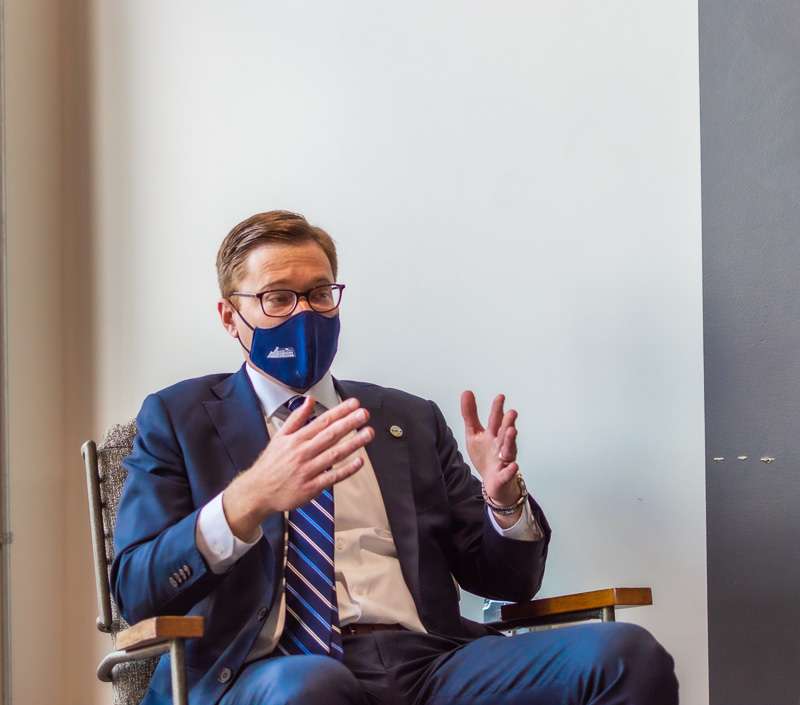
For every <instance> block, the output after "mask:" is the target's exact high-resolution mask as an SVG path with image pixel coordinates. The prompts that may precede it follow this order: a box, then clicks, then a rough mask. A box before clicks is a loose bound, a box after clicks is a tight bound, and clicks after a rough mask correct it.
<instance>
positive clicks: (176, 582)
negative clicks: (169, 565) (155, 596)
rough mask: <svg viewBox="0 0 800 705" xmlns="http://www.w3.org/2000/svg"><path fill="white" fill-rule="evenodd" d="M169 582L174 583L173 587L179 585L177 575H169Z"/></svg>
mask: <svg viewBox="0 0 800 705" xmlns="http://www.w3.org/2000/svg"><path fill="white" fill-rule="evenodd" d="M169 584H170V585H172V587H174V588H176V587H178V581H177V580H175V576H173V575H170V576H169Z"/></svg>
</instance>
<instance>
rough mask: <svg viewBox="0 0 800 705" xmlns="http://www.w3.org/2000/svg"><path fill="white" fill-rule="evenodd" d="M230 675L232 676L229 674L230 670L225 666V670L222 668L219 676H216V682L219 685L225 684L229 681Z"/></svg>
mask: <svg viewBox="0 0 800 705" xmlns="http://www.w3.org/2000/svg"><path fill="white" fill-rule="evenodd" d="M231 675H232V674H231V669H230V668H228V667H227V666H226V667H225V668H223V669H222V670H221V671H220V672H219V675H218V676H217V680H218V681H219V682H220V683H227V682H228V681H229V680H230V679H231Z"/></svg>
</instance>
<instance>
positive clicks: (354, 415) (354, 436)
mask: <svg viewBox="0 0 800 705" xmlns="http://www.w3.org/2000/svg"><path fill="white" fill-rule="evenodd" d="M313 412H314V400H313V399H311V398H310V397H307V398H306V400H305V401H304V402H303V404H302V405H301V406H300V407H299V408H297V409H295V410H294V411H293V412H292V413H291V414H290V415H289V416H288V417H287V419H286V421H285V422H284V424H283V426H282V427H281V429H280V430H279V431H278V433H276V434H275V435H274V436H273V437H272V438H271V439H270V442H269V443H268V444H267V447H266V448H265V449H264V450H263V451H262V453H261V455H259V456H258V458H257V459H256V461H255V463H253V465H252V466H251V467H250V468H249V469H248V470H246V471H244V472H243V473H241V474H240V475H239V476H238V477H237V478H236V479H235V480H233V482H231V484H230V485H228V488H227V489H226V490H225V492H224V494H223V495H222V505H223V508H224V511H225V517H226V519H227V520H228V524H229V526H230V527H231V530H232V531H233V533H234V534H235V535H236V536H238V537H239V538H240V539H243V540H245V541H252V540H253V539H254V538H255V537H256V536H257V535H258V527H259V524H260V523H261V522H262V521H263V520H264V518H265V517H266V516H267V515H269V514H271V513H272V512H278V511H280V512H282V511H286V510H289V509H294V508H295V507H299V506H301V505H303V504H305V503H306V502H308V501H309V500H311V499H312V498H313V497H316V496H317V495H318V494H319V493H320V492H322V490H323V489H325V488H327V487H331V486H332V485H334V484H335V483H337V482H341V481H342V480H344V479H346V478H348V477H350V476H351V475H352V474H354V473H356V472H358V470H359V469H360V468H361V466H362V465H363V460H362V459H361V457H359V456H356V457H354V458H349V460H347V461H346V462H344V463H342V464H341V465H339V466H338V467H336V468H334V467H333V466H334V465H335V464H336V463H338V462H339V461H342V460H344V459H346V458H348V457H349V456H350V455H352V454H353V453H355V451H357V450H358V449H359V448H362V447H364V446H365V445H366V444H367V443H369V442H370V441H371V440H372V439H373V438H374V437H375V431H374V430H373V429H372V428H370V427H369V426H366V427H364V424H366V423H367V421H368V420H369V412H368V411H367V410H366V409H362V408H360V404H359V401H358V400H357V399H352V398H351V399H347V400H345V401H343V402H342V403H341V404H339V405H338V406H335V407H333V408H332V409H329V410H328V411H326V412H325V413H324V414H320V416H318V417H317V418H316V419H314V420H313V421H312V422H311V423H308V425H306V423H307V421H308V419H309V418H311V416H312V414H313ZM362 427H363V428H362ZM356 429H359V430H357V431H356ZM353 431H356V432H355V433H352V432H353Z"/></svg>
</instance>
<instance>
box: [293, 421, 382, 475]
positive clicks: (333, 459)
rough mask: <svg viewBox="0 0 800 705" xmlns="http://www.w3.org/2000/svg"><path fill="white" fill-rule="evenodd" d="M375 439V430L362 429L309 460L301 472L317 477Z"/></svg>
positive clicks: (370, 428)
mask: <svg viewBox="0 0 800 705" xmlns="http://www.w3.org/2000/svg"><path fill="white" fill-rule="evenodd" d="M373 438H375V429H373V428H372V427H370V426H367V427H366V428H362V429H361V430H360V431H358V432H357V433H354V434H352V435H348V436H346V437H345V438H343V439H342V440H340V441H339V442H338V443H337V444H336V445H334V446H331V447H330V448H327V449H326V450H324V451H322V452H321V453H319V455H317V456H316V457H313V458H311V459H309V461H308V462H307V463H306V464H305V465H304V466H303V471H304V472H306V473H308V474H309V475H318V474H319V473H322V472H325V471H326V470H328V469H329V468H330V467H332V466H333V465H336V463H338V462H341V461H342V460H347V458H349V457H350V456H351V455H352V454H353V453H355V452H356V451H357V450H358V449H359V448H363V447H364V446H365V445H367V443H370V442H371V441H372V439H373Z"/></svg>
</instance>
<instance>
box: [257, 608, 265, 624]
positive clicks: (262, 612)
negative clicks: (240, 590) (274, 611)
mask: <svg viewBox="0 0 800 705" xmlns="http://www.w3.org/2000/svg"><path fill="white" fill-rule="evenodd" d="M257 616H258V621H259V622H263V621H264V618H265V617H266V616H267V608H266V607H262V608H261V609H260V610H258V615H257Z"/></svg>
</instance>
